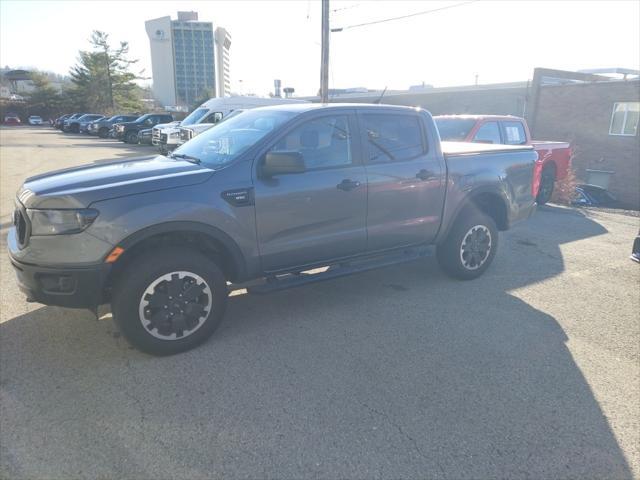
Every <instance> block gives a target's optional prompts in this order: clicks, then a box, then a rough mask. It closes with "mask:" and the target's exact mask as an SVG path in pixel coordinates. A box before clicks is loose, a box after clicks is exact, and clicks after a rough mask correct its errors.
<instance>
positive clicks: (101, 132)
mask: <svg viewBox="0 0 640 480" xmlns="http://www.w3.org/2000/svg"><path fill="white" fill-rule="evenodd" d="M108 135H109V129H108V128H104V127H103V128H101V129H100V130H98V136H99V137H100V138H107V136H108Z"/></svg>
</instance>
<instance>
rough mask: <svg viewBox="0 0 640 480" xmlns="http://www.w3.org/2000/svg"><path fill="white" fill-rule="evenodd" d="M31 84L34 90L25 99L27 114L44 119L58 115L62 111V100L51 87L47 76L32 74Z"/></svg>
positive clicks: (37, 73) (39, 73)
mask: <svg viewBox="0 0 640 480" xmlns="http://www.w3.org/2000/svg"><path fill="white" fill-rule="evenodd" d="M31 82H32V83H33V86H34V90H33V91H32V92H31V93H30V94H29V95H28V97H27V99H26V101H27V109H28V111H29V113H31V114H37V115H41V116H42V117H43V118H45V119H46V118H51V117H53V116H56V115H58V114H59V113H60V111H61V110H62V109H63V99H62V96H61V95H60V93H59V92H58V90H57V89H56V88H55V87H54V86H52V85H51V82H50V81H49V78H48V76H47V74H45V73H41V72H32V73H31Z"/></svg>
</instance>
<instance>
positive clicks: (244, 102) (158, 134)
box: [153, 96, 309, 154]
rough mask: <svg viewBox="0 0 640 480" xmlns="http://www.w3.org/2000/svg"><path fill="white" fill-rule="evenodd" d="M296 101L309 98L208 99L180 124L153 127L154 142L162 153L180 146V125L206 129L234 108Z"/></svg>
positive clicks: (303, 101)
mask: <svg viewBox="0 0 640 480" xmlns="http://www.w3.org/2000/svg"><path fill="white" fill-rule="evenodd" d="M294 103H309V102H308V101H307V100H297V99H294V98H260V97H242V96H235V97H224V98H212V99H210V100H207V101H206V102H204V103H203V104H202V105H200V106H199V107H198V108H196V109H195V110H194V111H193V112H191V113H190V114H189V115H188V116H187V118H185V119H184V120H182V122H180V124H179V125H166V126H163V125H158V126H156V127H154V129H153V144H154V145H156V146H158V149H159V150H160V153H163V154H164V153H167V152H170V151H172V150H173V149H175V148H177V147H178V146H180V145H181V144H182V143H183V142H182V141H181V140H180V127H191V126H195V125H197V124H200V123H206V124H209V126H207V127H204V129H203V130H200V131H204V130H206V129H208V128H209V127H211V125H212V124H216V123H218V122H219V121H221V120H222V119H223V118H224V117H226V116H227V115H229V114H230V113H231V112H233V111H234V110H238V109H243V110H246V109H250V108H256V107H265V106H267V105H284V104H294Z"/></svg>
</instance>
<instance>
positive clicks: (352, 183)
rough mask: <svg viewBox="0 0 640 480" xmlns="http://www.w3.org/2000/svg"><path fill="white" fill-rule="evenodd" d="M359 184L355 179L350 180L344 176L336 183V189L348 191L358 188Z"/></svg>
mask: <svg viewBox="0 0 640 480" xmlns="http://www.w3.org/2000/svg"><path fill="white" fill-rule="evenodd" d="M359 186H360V182H358V181H357V180H350V179H348V178H345V179H344V180H342V181H341V182H340V183H339V184H338V189H340V190H344V191H345V192H348V191H350V190H353V189H354V188H358V187H359Z"/></svg>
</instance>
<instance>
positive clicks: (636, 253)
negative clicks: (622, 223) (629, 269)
mask: <svg viewBox="0 0 640 480" xmlns="http://www.w3.org/2000/svg"><path fill="white" fill-rule="evenodd" d="M630 258H631V260H633V261H634V262H638V263H640V232H638V235H637V236H636V239H635V240H634V241H633V247H632V248H631V257H630Z"/></svg>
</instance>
